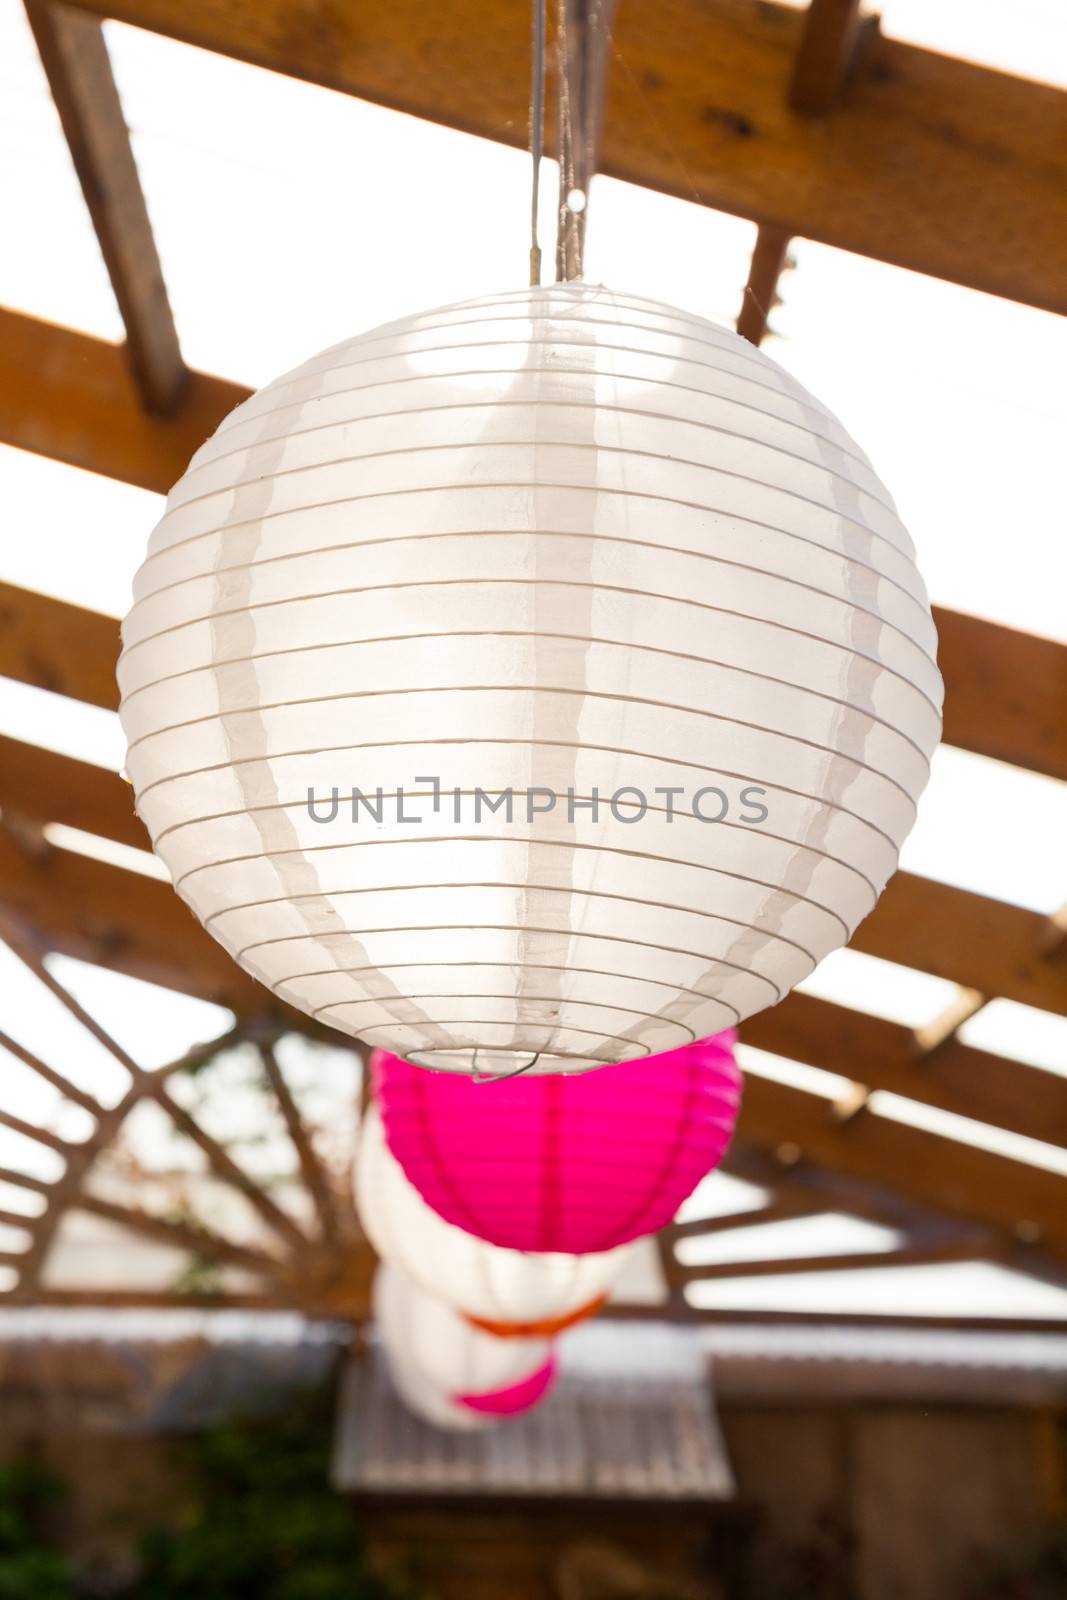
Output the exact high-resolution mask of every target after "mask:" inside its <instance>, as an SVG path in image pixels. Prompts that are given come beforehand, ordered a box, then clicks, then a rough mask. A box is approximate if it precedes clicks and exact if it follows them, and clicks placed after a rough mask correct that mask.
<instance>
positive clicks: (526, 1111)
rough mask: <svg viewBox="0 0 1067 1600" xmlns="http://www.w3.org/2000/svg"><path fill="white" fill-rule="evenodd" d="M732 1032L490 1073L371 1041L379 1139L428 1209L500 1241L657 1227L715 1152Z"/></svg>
mask: <svg viewBox="0 0 1067 1600" xmlns="http://www.w3.org/2000/svg"><path fill="white" fill-rule="evenodd" d="M736 1037H737V1036H736V1033H734V1032H732V1031H731V1032H729V1033H721V1034H717V1035H716V1036H715V1037H714V1038H712V1039H704V1040H701V1041H699V1042H698V1043H696V1044H692V1045H687V1046H685V1048H684V1049H681V1050H672V1051H669V1052H668V1053H667V1054H666V1055H661V1056H654V1057H650V1058H646V1059H644V1060H638V1061H626V1062H623V1063H621V1064H619V1065H614V1066H606V1067H601V1068H600V1069H599V1071H596V1072H587V1073H581V1074H576V1075H562V1074H551V1075H547V1074H546V1075H545V1076H544V1077H516V1078H511V1079H508V1080H505V1081H498V1082H477V1081H475V1080H474V1079H472V1078H469V1077H467V1076H465V1075H462V1074H459V1073H447V1072H429V1071H427V1070H426V1069H425V1068H424V1067H416V1066H412V1065H411V1064H410V1063H409V1062H406V1061H401V1060H400V1059H399V1058H398V1057H396V1056H392V1055H388V1054H386V1053H385V1052H384V1051H376V1052H375V1055H374V1058H373V1070H374V1077H375V1091H376V1094H377V1098H378V1104H379V1106H380V1107H381V1114H382V1119H383V1122H384V1126H385V1135H386V1139H387V1141H388V1144H389V1148H390V1150H391V1151H392V1153H393V1155H394V1156H395V1157H396V1160H397V1161H398V1162H399V1164H400V1166H401V1167H402V1168H403V1170H404V1173H405V1175H406V1176H407V1178H408V1179H409V1181H410V1182H411V1183H412V1184H413V1185H414V1187H415V1188H416V1189H417V1190H418V1191H419V1193H420V1194H421V1195H422V1197H423V1199H424V1200H425V1201H426V1202H427V1204H428V1205H430V1206H431V1207H432V1208H433V1209H434V1211H436V1212H437V1213H438V1215H439V1216H441V1217H443V1218H444V1219H445V1220H446V1221H447V1222H451V1223H453V1224H454V1225H455V1226H456V1227H458V1228H462V1229H464V1230H465V1231H466V1232H467V1233H472V1234H474V1235H475V1236H476V1237H478V1238H480V1239H485V1240H488V1241H489V1242H490V1243H491V1244H495V1245H500V1246H503V1247H504V1248H505V1249H511V1250H524V1251H562V1252H565V1253H567V1254H573V1255H586V1254H587V1253H589V1252H592V1251H601V1250H611V1249H614V1248H615V1247H616V1246H618V1245H622V1244H627V1243H629V1242H630V1241H631V1240H633V1239H637V1238H640V1237H642V1236H643V1235H644V1234H648V1233H655V1232H656V1231H657V1230H658V1229H659V1228H662V1227H664V1226H665V1225H666V1224H667V1223H668V1222H670V1220H671V1218H672V1217H673V1216H674V1214H675V1212H676V1211H677V1209H678V1207H679V1206H680V1205H681V1203H682V1201H683V1200H684V1199H685V1198H686V1196H687V1195H689V1194H691V1193H692V1191H693V1190H694V1189H695V1187H696V1185H697V1184H698V1183H699V1182H700V1180H701V1178H703V1177H704V1176H705V1175H706V1174H707V1173H708V1172H710V1171H711V1170H712V1168H714V1167H715V1166H717V1165H718V1163H719V1161H721V1159H722V1157H723V1155H724V1153H725V1151H726V1147H727V1145H728V1144H729V1142H730V1139H731V1136H732V1134H733V1131H734V1124H735V1122H736V1120H737V1113H738V1108H739V1105H740V1100H741V1073H740V1069H739V1068H738V1065H737V1062H736V1061H735V1059H734V1053H733V1046H734V1043H735V1041H736Z"/></svg>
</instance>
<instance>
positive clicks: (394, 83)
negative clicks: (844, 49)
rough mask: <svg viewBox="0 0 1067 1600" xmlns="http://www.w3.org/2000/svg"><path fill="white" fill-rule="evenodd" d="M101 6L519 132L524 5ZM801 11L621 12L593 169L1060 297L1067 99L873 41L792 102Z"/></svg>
mask: <svg viewBox="0 0 1067 1600" xmlns="http://www.w3.org/2000/svg"><path fill="white" fill-rule="evenodd" d="M78 3H79V4H80V5H81V6H82V7H83V8H84V9H86V10H89V11H91V12H93V13H95V14H96V15H102V16H112V17H117V18H118V19H119V20H120V21H123V22H128V23H132V24H134V25H135V26H137V27H142V28H149V29H152V30H154V31H155V32H157V33H163V34H168V35H169V36H170V37H172V38H176V39H181V40H184V41H185V42H186V43H188V44H195V45H200V46H203V47H204V48H206V49H209V50H216V51H221V52H222V53H223V54H225V55H230V56H234V57H236V58H238V59H240V60H244V61H250V62H253V63H254V64H256V65H258V66H262V67H269V68H270V69H271V70H273V71H275V72H284V73H288V74H289V75H291V76H293V77H298V78H304V79H306V80H307V81H309V82H312V83H319V84H325V85H326V86H327V87H329V88H332V89H339V90H342V91H344V92H346V93H349V94H355V95H358V96H359V97H360V98H362V99H365V100H373V101H376V102H378V103H379V104H381V105H386V106H392V107H395V108H397V109H398V110H401V111H406V112H410V113H411V114H413V115H415V116H418V117H427V118H429V119H431V120H432V121H436V122H442V123H445V124H447V125H448V126H450V127H455V128H461V129H464V130H466V131H467V132H470V133H476V134H480V135H481V136H482V137H484V138H489V139H496V140H499V141H501V142H503V143H505V144H511V145H514V146H518V147H525V144H526V138H527V111H528V105H529V82H528V67H529V47H530V46H529V8H528V6H527V5H526V4H525V0H456V3H455V4H452V5H450V6H448V7H443V8H442V7H434V8H429V9H427V8H426V7H425V6H423V5H420V4H417V3H415V0H403V3H401V4H397V3H395V0H365V3H363V4H361V5H360V6H358V7H345V6H332V7H329V8H324V7H323V6H322V5H320V4H319V3H318V0H227V3H226V4H222V3H220V0H78ZM804 26H805V18H804V14H803V12H797V11H795V10H794V9H793V8H792V7H789V6H785V5H776V4H773V3H770V0H716V3H715V4H714V5H709V4H707V3H706V0H660V4H658V5H655V6H641V5H626V6H622V7H620V9H619V17H618V22H617V26H616V32H615V59H614V63H613V68H612V75H611V83H610V85H609V89H608V98H607V107H606V113H605V123H604V134H603V141H602V146H601V151H602V159H601V170H602V171H604V172H606V173H609V174H610V175H611V176H613V177H616V178H624V179H626V180H628V181H629V182H631V183H638V184H643V185H645V186H647V187H649V188H653V189H660V190H663V191H665V192H667V193H670V194H677V195H680V196H681V197H682V198H684V199H686V200H694V199H695V200H697V201H699V202H701V203H703V204H705V205H711V206H716V207H718V208H719V209H720V210H723V211H731V212H735V213H736V214H737V215H739V216H744V217H751V218H753V219H754V220H755V221H757V222H768V223H773V224H775V225H776V226H777V227H779V228H781V229H783V230H784V231H785V232H786V233H789V234H793V235H801V236H804V237H806V238H809V239H818V240H821V241H822V242H824V243H826V244H831V245H837V246H840V247H842V248H843V249H846V250H854V251H857V252H858V253H859V254H861V255H867V256H873V257H875V258H877V259H879V260H882V261H888V262H893V263H895V264H897V265H899V266H902V267H909V268H911V269H913V270H915V271H918V272H926V273H931V274H932V275H933V276H935V277H940V278H947V279H950V280H951V281H953V282H956V283H962V284H967V285H969V286H970V287H971V288H975V289H984V290H987V291H988V292H990V293H993V294H1001V295H1006V296H1008V297H1009V298H1010V299H1013V300H1022V301H1025V302H1027V303H1028V304H1031V305H1036V306H1044V307H1047V308H1048V309H1050V310H1054V311H1064V310H1067V273H1065V271H1064V261H1065V258H1067V211H1065V208H1064V207H1063V205H1062V203H1061V201H1062V196H1063V192H1064V188H1065V186H1067V137H1065V132H1067V95H1064V94H1063V93H1061V92H1060V91H1059V90H1056V89H1053V88H1050V87H1047V86H1045V85H1043V84H1038V83H1032V82H1027V81H1024V80H1022V79H1018V78H1012V77H1009V76H1007V75H1006V74H1004V73H998V72H993V71H990V70H989V69H988V68H986V67H979V66H973V65H971V64H970V63H968V62H964V61H957V60H953V59H951V58H949V57H946V56H940V55H936V54H934V53H933V52H931V51H926V50H921V49H918V48H916V47H915V46H914V45H909V44H902V43H899V42H898V41H895V40H891V39H885V38H881V37H878V38H876V39H874V40H873V42H872V48H871V49H870V51H869V52H864V57H863V60H862V61H861V62H859V63H858V64H857V68H856V70H855V72H854V73H853V75H852V77H851V79H850V81H849V85H848V91H847V93H846V94H845V96H844V97H843V100H842V103H841V104H840V105H839V107H838V108H837V109H836V111H835V113H834V115H833V116H832V117H829V118H809V117H798V115H797V114H796V112H794V111H792V110H791V109H790V107H789V105H788V91H789V84H790V80H791V78H792V75H793V71H794V63H795V61H796V59H797V54H798V50H799V46H800V40H801V37H802V34H803V30H804Z"/></svg>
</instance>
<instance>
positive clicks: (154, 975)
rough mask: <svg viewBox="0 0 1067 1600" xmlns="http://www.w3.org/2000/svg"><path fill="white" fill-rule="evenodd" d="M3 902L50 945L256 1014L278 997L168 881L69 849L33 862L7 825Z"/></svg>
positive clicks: (1, 859)
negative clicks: (242, 964) (255, 977)
mask: <svg viewBox="0 0 1067 1600" xmlns="http://www.w3.org/2000/svg"><path fill="white" fill-rule="evenodd" d="M0 900H2V903H3V906H4V908H5V910H6V911H8V912H13V913H14V914H15V915H16V916H18V917H19V918H21V919H22V920H23V921H24V922H25V923H27V924H28V925H29V926H30V927H31V928H33V929H34V930H36V931H37V932H38V933H39V934H40V937H41V939H42V941H43V943H44V945H45V948H46V949H49V950H58V951H61V952H62V953H63V954H64V955H69V956H74V957H76V958H77V959H78V960H81V961H92V962H95V963H96V965H97V966H101V967H111V968H113V969H114V970H115V971H117V972H125V973H127V974H128V975H129V976H130V977H134V978H143V979H145V980H146V982H148V983H158V984H162V985H163V986H164V987H165V988H169V989H177V990H179V991H180V992H182V993H184V994H191V995H196V996H198V997H199V998H200V999H202V1000H211V1001H213V1002H215V1003H216V1004H217V1005H222V1006H228V1007H229V1008H230V1009H231V1010H234V1011H238V1012H241V1013H243V1014H249V1013H253V1012H257V1011H264V1010H267V1009H269V1008H270V996H269V995H268V994H267V992H266V990H264V989H263V988H262V987H261V986H260V985H259V984H257V983H255V982H254V980H253V979H252V978H250V977H248V976H247V975H246V974H245V973H244V972H242V971H241V969H240V968H239V967H238V966H236V965H235V963H234V962H233V961H231V960H230V957H229V956H228V955H227V954H226V952H225V951H224V950H223V949H222V948H221V946H220V945H217V944H216V943H215V941H214V939H212V938H211V936H210V935H209V934H207V933H205V932H204V930H203V928H201V926H200V924H199V923H198V922H197V921H196V918H195V917H194V916H193V915H192V913H191V912H190V911H189V910H188V909H187V907H186V906H185V905H184V904H183V903H182V901H181V900H179V899H178V896H177V895H176V894H175V893H174V890H173V889H172V888H171V887H170V885H169V884H167V883H160V882H159V881H158V880H157V879H155V878H145V877H141V876H140V875H139V874H137V873H133V872H125V871H123V869H122V868H121V867H113V866H109V865H108V864H107V863H105V862H102V861H93V860H90V859H89V858H88V857H87V856H79V855H74V854H72V853H71V852H70V851H67V850H50V851H49V853H48V855H47V857H46V859H45V860H44V861H43V862H36V863H35V862H31V861H30V860H29V859H28V858H27V856H26V855H25V854H24V853H23V851H22V850H20V849H19V847H18V846H17V845H16V844H14V843H13V841H12V840H11V839H10V838H9V837H8V836H7V835H6V834H5V833H4V832H3V831H2V830H0Z"/></svg>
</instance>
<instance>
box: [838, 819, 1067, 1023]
mask: <svg viewBox="0 0 1067 1600" xmlns="http://www.w3.org/2000/svg"><path fill="white" fill-rule="evenodd" d="M1049 843H1050V847H1051V844H1052V841H1051V840H1050V841H1049ZM1047 924H1048V918H1047V917H1043V916H1042V915H1041V914H1040V913H1039V912H1037V911H1027V910H1025V909H1024V908H1023V907H1022V906H1012V905H1008V904H1007V903H1006V902H1005V901H1003V900H990V899H988V898H987V897H986V896H984V895H980V894H971V893H970V892H969V891H968V890H966V889H955V888H952V887H950V886H949V885H948V884H945V883H935V882H934V881H933V879H931V878H917V877H915V876H914V875H913V874H912V873H910V872H898V873H897V874H896V876H895V877H894V878H891V879H890V880H889V885H888V887H887V888H886V890H885V893H884V894H883V895H882V898H881V899H880V900H879V902H878V904H877V906H876V907H875V909H874V910H873V911H872V913H871V915H870V916H869V917H868V918H867V920H866V921H865V922H861V923H860V925H859V927H858V928H857V929H856V932H855V934H854V935H853V937H852V941H851V943H852V948H853V949H854V950H862V951H864V952H865V953H866V954H867V955H871V956H880V957H881V958H882V960H884V961H896V962H898V963H899V964H900V965H901V966H905V967H918V968H919V970H920V972H931V973H933V974H934V976H935V977H938V978H947V979H948V980H949V982H950V983H958V984H960V986H961V987H963V988H973V989H980V990H981V991H982V993H983V994H988V995H999V996H1000V997H1001V998H1003V999H1005V1000H1018V1001H1019V1003H1020V1005H1024V1006H1037V1007H1038V1008H1039V1009H1041V1010H1044V1011H1055V1012H1057V1013H1058V1014H1059V1015H1060V1016H1067V962H1065V961H1063V960H1062V959H1057V958H1056V957H1055V955H1053V956H1052V957H1049V956H1047V955H1045V954H1044V953H1043V951H1042V939H1043V935H1044V933H1045V929H1046V927H1047Z"/></svg>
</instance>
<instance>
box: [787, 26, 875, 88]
mask: <svg viewBox="0 0 1067 1600" xmlns="http://www.w3.org/2000/svg"><path fill="white" fill-rule="evenodd" d="M867 20H868V21H869V23H871V24H872V25H873V27H874V28H875V29H877V26H878V23H877V18H875V17H871V18H869V19H867ZM860 28H861V17H860V0H808V9H807V11H806V13H805V16H804V23H803V27H802V29H801V33H800V44H799V47H798V49H797V54H796V60H795V61H794V63H793V72H792V76H791V77H790V80H789V105H790V107H791V109H792V110H793V111H799V112H800V113H801V114H802V115H803V116H809V117H816V116H824V115H825V114H826V112H828V111H829V110H831V108H832V107H833V106H834V104H835V103H836V101H837V99H838V97H839V95H840V93H841V90H842V88H843V86H844V83H845V79H846V77H847V76H848V70H849V66H850V63H851V61H852V57H853V53H854V51H855V49H856V44H857V41H858V38H859V35H860Z"/></svg>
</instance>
